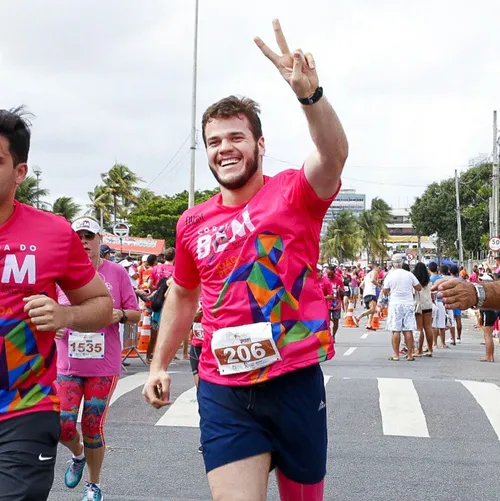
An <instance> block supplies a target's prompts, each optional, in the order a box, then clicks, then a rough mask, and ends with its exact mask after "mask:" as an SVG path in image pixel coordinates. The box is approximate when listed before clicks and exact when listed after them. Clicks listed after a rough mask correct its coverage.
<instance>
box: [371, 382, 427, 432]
mask: <svg viewBox="0 0 500 501" xmlns="http://www.w3.org/2000/svg"><path fill="white" fill-rule="evenodd" d="M377 380H378V390H379V394H380V397H379V405H380V413H381V414H382V429H383V433H384V435H392V436H398V437H422V438H429V430H428V429H427V422H426V420H425V415H424V411H423V410H422V406H421V405H420V399H419V398H418V393H417V390H416V389H415V386H414V385H413V381H412V380H411V379H399V378H377Z"/></svg>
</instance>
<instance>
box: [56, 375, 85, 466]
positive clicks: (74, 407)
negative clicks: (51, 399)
mask: <svg viewBox="0 0 500 501" xmlns="http://www.w3.org/2000/svg"><path fill="white" fill-rule="evenodd" d="M56 386H57V396H58V397H59V400H60V401H61V415H60V419H61V443H62V444H63V445H64V446H65V447H67V448H68V449H69V450H70V451H71V452H72V453H73V456H74V457H78V456H81V455H82V453H83V444H82V439H81V437H80V434H79V433H78V430H77V428H76V421H77V419H78V411H79V410H80V404H81V402H82V398H83V378H81V377H78V376H65V375H62V374H58V375H57V384H56Z"/></svg>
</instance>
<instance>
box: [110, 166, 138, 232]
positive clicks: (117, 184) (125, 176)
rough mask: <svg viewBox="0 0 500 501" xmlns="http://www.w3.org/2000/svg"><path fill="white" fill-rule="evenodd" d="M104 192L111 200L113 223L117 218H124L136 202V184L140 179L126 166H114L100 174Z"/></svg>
mask: <svg viewBox="0 0 500 501" xmlns="http://www.w3.org/2000/svg"><path fill="white" fill-rule="evenodd" d="M101 179H102V181H103V183H104V185H105V186H106V190H107V191H108V193H109V194H110V195H111V197H112V199H113V222H114V223H116V221H117V218H119V217H120V218H126V217H127V216H128V213H129V212H130V210H131V208H132V207H133V206H134V205H135V204H136V202H137V193H138V192H139V191H140V188H139V187H138V186H137V185H138V183H141V182H142V179H141V178H140V177H139V176H137V175H136V174H135V173H134V172H132V171H131V170H130V169H129V168H128V167H127V166H126V165H123V164H115V165H114V166H113V167H112V168H111V169H110V170H109V171H108V172H104V173H103V174H101Z"/></svg>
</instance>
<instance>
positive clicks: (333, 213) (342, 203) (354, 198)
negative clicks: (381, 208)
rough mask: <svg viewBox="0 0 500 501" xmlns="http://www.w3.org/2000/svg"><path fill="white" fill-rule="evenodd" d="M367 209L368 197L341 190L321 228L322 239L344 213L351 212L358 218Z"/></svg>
mask: <svg viewBox="0 0 500 501" xmlns="http://www.w3.org/2000/svg"><path fill="white" fill-rule="evenodd" d="M365 209H366V195H364V194H361V193H356V190H348V189H346V190H340V192H339V194H338V195H337V198H336V199H335V200H334V201H333V202H332V205H330V207H329V208H328V210H327V212H326V214H325V218H324V219H323V226H322V227H321V238H323V237H324V236H325V235H326V232H327V230H328V225H329V224H330V223H331V222H332V221H333V220H334V219H335V218H336V217H337V216H338V215H339V214H340V213H341V212H343V211H345V210H351V211H352V212H354V214H355V215H356V216H357V215H359V213H360V212H363V211H364V210H365Z"/></svg>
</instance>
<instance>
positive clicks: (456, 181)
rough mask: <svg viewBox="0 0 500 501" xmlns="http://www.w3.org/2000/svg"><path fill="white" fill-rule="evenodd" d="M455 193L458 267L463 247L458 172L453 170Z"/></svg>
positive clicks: (462, 257)
mask: <svg viewBox="0 0 500 501" xmlns="http://www.w3.org/2000/svg"><path fill="white" fill-rule="evenodd" d="M455 193H456V199H457V236H458V265H459V266H461V265H463V264H464V247H463V242H462V217H461V214H460V193H459V191H458V171H457V169H455Z"/></svg>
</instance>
